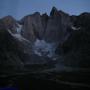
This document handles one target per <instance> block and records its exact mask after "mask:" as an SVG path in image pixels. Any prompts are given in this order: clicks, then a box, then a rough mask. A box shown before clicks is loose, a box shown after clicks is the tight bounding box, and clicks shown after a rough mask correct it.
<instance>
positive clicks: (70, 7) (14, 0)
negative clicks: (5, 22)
mask: <svg viewBox="0 0 90 90" xmlns="http://www.w3.org/2000/svg"><path fill="white" fill-rule="evenodd" d="M53 6H55V7H56V8H57V9H59V10H63V11H64V12H67V13H69V14H71V15H72V14H75V15H78V14H80V13H82V12H90V0H0V17H3V16H6V15H12V16H14V17H15V18H17V19H20V18H22V17H23V16H25V15H27V14H32V13H33V12H36V11H38V12H40V13H41V14H42V13H45V12H47V13H48V14H49V13H50V11H51V8H52V7H53Z"/></svg>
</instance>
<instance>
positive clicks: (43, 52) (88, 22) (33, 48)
mask: <svg viewBox="0 0 90 90" xmlns="http://www.w3.org/2000/svg"><path fill="white" fill-rule="evenodd" d="M89 46H90V13H82V14H80V15H78V16H75V15H72V16H70V15H69V14H67V13H65V12H63V11H60V10H57V9H56V8H55V7H53V8H52V10H51V12H50V15H47V14H46V13H45V14H42V15H41V14H40V13H39V12H35V13H34V14H32V15H27V16H25V17H23V18H22V19H21V20H16V19H14V18H13V17H12V16H6V17H3V18H1V19H0V74H1V75H0V78H8V76H9V77H10V76H11V77H12V76H13V75H14V76H17V75H21V76H22V74H23V75H24V74H25V75H26V74H27V75H28V74H29V75H30V76H31V77H32V73H34V75H35V76H34V78H43V79H46V80H49V79H50V80H53V81H57V82H58V81H59V82H60V81H61V80H65V81H70V82H71V81H73V82H75V80H74V79H73V78H76V79H77V80H76V83H77V82H78V79H79V78H80V75H81V77H82V78H80V80H81V81H82V83H84V80H85V81H87V78H88V79H90V78H89V77H88V76H89V75H90V47H89ZM80 72H81V73H80ZM38 73H39V75H38ZM49 74H50V75H49ZM65 75H66V76H65ZM69 75H70V76H69ZM75 75H76V77H75ZM49 76H50V77H51V78H50V77H49ZM60 76H61V77H62V78H61V77H60ZM83 76H84V77H87V78H85V79H84V78H83ZM68 77H69V79H68ZM82 79H83V80H82ZM15 81H16V80H15ZM89 81H90V80H88V82H89ZM50 82H51V81H50ZM0 83H1V82H0ZM80 83H81V82H80ZM60 84H61V82H60ZM67 84H70V85H71V86H73V85H76V86H78V85H80V87H82V86H83V84H73V85H72V84H71V83H66V84H65V85H67ZM84 86H85V87H88V86H89V85H87V82H86V83H85V84H84ZM74 87H75V86H74Z"/></svg>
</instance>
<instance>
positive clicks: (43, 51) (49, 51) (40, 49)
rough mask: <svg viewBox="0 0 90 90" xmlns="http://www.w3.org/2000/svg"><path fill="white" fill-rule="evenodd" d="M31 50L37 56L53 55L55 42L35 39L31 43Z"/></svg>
mask: <svg viewBox="0 0 90 90" xmlns="http://www.w3.org/2000/svg"><path fill="white" fill-rule="evenodd" d="M33 51H34V53H35V54H37V55H38V56H47V57H53V55H54V54H55V44H54V43H47V42H46V41H44V40H39V39H37V40H36V41H35V42H34V45H33Z"/></svg>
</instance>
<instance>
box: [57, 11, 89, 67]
mask: <svg viewBox="0 0 90 90" xmlns="http://www.w3.org/2000/svg"><path fill="white" fill-rule="evenodd" d="M74 18H76V19H74V22H73V23H74V26H75V27H76V28H77V29H76V30H73V31H72V33H71V34H70V36H69V37H68V38H67V40H66V41H65V42H64V43H63V44H62V45H59V46H58V48H57V50H56V52H57V53H58V54H61V51H60V48H62V52H63V55H64V61H65V65H66V66H71V67H79V68H90V43H89V42H90V25H89V23H90V13H82V14H80V15H79V16H77V17H75V16H74ZM73 29H75V28H73Z"/></svg>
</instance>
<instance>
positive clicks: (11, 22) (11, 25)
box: [1, 16, 18, 33]
mask: <svg viewBox="0 0 90 90" xmlns="http://www.w3.org/2000/svg"><path fill="white" fill-rule="evenodd" d="M1 21H2V23H3V24H4V28H6V29H10V30H11V31H12V32H13V33H15V32H16V29H17V28H18V23H17V21H16V20H15V19H14V18H13V17H12V16H6V17H4V18H2V19H1Z"/></svg>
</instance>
